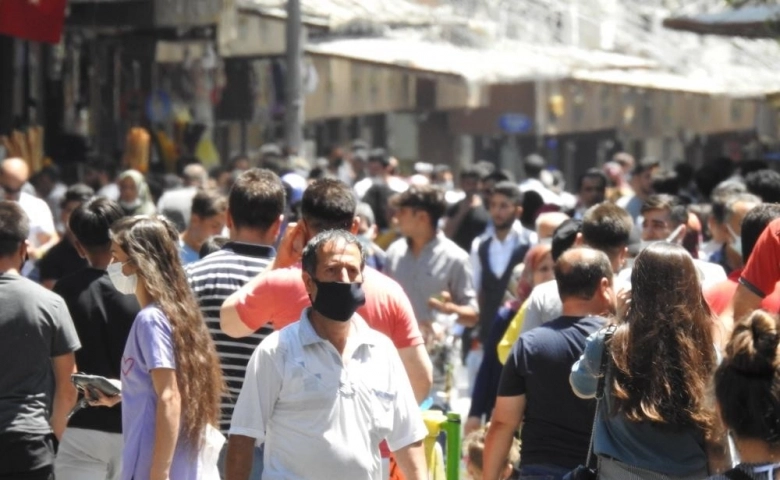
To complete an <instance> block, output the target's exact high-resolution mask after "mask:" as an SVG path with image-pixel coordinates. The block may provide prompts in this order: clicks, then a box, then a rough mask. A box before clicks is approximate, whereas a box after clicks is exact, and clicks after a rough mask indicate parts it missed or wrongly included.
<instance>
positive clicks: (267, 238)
mask: <svg viewBox="0 0 780 480" xmlns="http://www.w3.org/2000/svg"><path fill="white" fill-rule="evenodd" d="M275 240H276V239H275V238H273V235H270V234H269V233H268V231H262V230H257V229H250V228H241V229H238V230H231V231H230V241H231V242H239V243H249V244H252V245H273V244H274V241H275Z"/></svg>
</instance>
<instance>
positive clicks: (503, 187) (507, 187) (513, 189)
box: [490, 181, 523, 207]
mask: <svg viewBox="0 0 780 480" xmlns="http://www.w3.org/2000/svg"><path fill="white" fill-rule="evenodd" d="M496 194H498V195H503V196H505V197H506V198H508V199H509V201H510V202H511V203H512V204H513V205H515V206H516V207H519V206H521V205H522V204H523V194H522V192H520V188H518V186H517V184H515V183H514V182H509V181H504V182H498V183H497V184H496V185H495V186H494V187H493V190H492V191H491V192H490V195H491V196H492V195H496Z"/></svg>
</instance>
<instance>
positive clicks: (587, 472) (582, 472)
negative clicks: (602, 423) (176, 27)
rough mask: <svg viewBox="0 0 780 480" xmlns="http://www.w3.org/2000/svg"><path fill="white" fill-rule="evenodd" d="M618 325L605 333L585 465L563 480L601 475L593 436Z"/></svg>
mask: <svg viewBox="0 0 780 480" xmlns="http://www.w3.org/2000/svg"><path fill="white" fill-rule="evenodd" d="M616 328H617V326H616V325H610V326H609V327H607V331H606V332H605V333H604V350H603V351H602V352H601V364H600V365H599V383H598V385H597V387H596V410H595V411H594V413H593V426H592V427H591V428H590V444H589V445H588V456H587V458H586V459H585V465H578V466H577V468H575V469H574V470H572V471H571V472H569V473H567V474H566V475H564V476H563V480H596V479H597V478H598V476H599V472H598V461H597V462H596V465H595V466H594V465H592V462H593V457H594V455H593V437H594V436H595V435H596V422H597V421H598V418H599V404H600V403H601V399H602V397H604V382H605V378H606V376H607V359H608V358H609V340H610V339H611V338H612V334H613V333H615V329H616Z"/></svg>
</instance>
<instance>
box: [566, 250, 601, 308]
mask: <svg viewBox="0 0 780 480" xmlns="http://www.w3.org/2000/svg"><path fill="white" fill-rule="evenodd" d="M604 278H606V279H607V280H609V281H610V282H612V266H611V265H610V263H609V258H607V256H606V255H605V254H604V252H600V251H598V250H593V249H592V248H587V247H578V248H572V249H569V250H567V251H566V252H564V253H563V255H561V257H560V258H559V259H558V260H557V261H556V262H555V281H556V283H557V284H558V295H559V296H560V297H561V300H563V301H565V300H566V299H567V298H579V299H583V300H590V299H591V298H593V295H595V294H596V290H598V288H599V285H601V280H602V279H604Z"/></svg>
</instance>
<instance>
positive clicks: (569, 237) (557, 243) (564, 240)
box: [550, 218, 582, 262]
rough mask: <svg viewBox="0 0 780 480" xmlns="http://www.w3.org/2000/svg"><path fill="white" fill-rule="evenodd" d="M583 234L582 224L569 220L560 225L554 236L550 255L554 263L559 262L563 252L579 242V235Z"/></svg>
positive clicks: (578, 221)
mask: <svg viewBox="0 0 780 480" xmlns="http://www.w3.org/2000/svg"><path fill="white" fill-rule="evenodd" d="M580 232H582V222H581V221H580V220H577V219H574V218H569V219H568V220H564V222H563V223H561V224H560V225H558V228H556V229H555V231H554V232H553V236H552V245H551V247H552V248H551V249H550V253H551V254H552V259H553V261H554V262H556V261H558V259H559V258H560V256H561V255H563V252H565V251H566V250H568V249H570V248H571V247H572V246H573V245H574V242H575V241H576V240H577V234H578V233H580Z"/></svg>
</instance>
